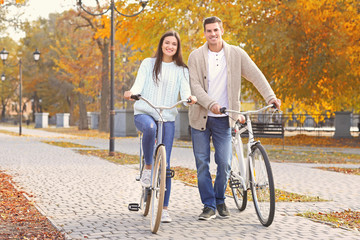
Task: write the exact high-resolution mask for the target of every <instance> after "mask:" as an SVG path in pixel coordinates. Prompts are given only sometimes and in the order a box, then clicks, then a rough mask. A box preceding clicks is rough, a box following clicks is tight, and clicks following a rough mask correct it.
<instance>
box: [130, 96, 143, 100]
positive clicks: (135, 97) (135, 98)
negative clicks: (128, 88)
mask: <svg viewBox="0 0 360 240" xmlns="http://www.w3.org/2000/svg"><path fill="white" fill-rule="evenodd" d="M140 97H141V94H135V95H131V96H130V98H131V99H134V100H136V101H137V100H140Z"/></svg>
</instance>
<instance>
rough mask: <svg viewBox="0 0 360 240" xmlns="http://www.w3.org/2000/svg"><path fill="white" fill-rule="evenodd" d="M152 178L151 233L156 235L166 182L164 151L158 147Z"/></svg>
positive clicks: (162, 146) (163, 148) (161, 146)
mask: <svg viewBox="0 0 360 240" xmlns="http://www.w3.org/2000/svg"><path fill="white" fill-rule="evenodd" d="M152 174H153V176H152V186H153V189H152V191H151V224H150V225H151V232H152V233H156V232H157V231H158V229H159V226H160V220H161V213H162V209H163V205H164V196H165V180H166V151H165V146H164V145H160V146H159V147H158V149H157V151H156V155H155V162H154V169H153V173H152Z"/></svg>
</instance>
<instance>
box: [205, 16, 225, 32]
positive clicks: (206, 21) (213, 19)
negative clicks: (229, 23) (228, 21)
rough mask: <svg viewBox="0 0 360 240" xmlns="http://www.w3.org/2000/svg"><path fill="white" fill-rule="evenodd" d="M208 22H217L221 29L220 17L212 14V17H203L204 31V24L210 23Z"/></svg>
mask: <svg viewBox="0 0 360 240" xmlns="http://www.w3.org/2000/svg"><path fill="white" fill-rule="evenodd" d="M210 23H219V26H220V28H221V29H223V25H222V21H221V19H220V18H218V17H216V16H212V17H208V18H205V20H204V31H205V25H206V24H210Z"/></svg>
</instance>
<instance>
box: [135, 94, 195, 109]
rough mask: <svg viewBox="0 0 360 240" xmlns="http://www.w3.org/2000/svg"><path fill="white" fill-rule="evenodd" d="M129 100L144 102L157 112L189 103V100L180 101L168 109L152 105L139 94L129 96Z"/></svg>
mask: <svg viewBox="0 0 360 240" xmlns="http://www.w3.org/2000/svg"><path fill="white" fill-rule="evenodd" d="M130 98H131V99H134V100H135V101H138V100H140V99H141V100H143V101H144V102H146V103H147V104H149V105H150V106H151V107H152V108H154V109H159V110H164V109H172V108H175V107H176V106H177V105H179V104H181V103H191V99H190V98H188V99H185V100H180V101H178V102H177V103H175V104H174V105H173V106H171V107H168V106H155V105H153V104H152V103H151V102H150V101H149V100H147V99H146V98H144V97H142V96H141V94H135V95H131V96H130Z"/></svg>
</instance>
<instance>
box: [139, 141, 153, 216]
mask: <svg viewBox="0 0 360 240" xmlns="http://www.w3.org/2000/svg"><path fill="white" fill-rule="evenodd" d="M140 144H141V142H140ZM140 151H141V149H140ZM141 155H142V154H141V153H140V156H141ZM140 161H141V163H140V168H141V171H140V172H141V174H140V177H141V175H142V173H143V171H144V166H145V160H144V156H142V157H141V160H140ZM150 199H151V194H150V189H149V188H144V187H142V190H141V198H140V209H141V210H142V214H143V215H144V216H147V215H148V214H149V209H150Z"/></svg>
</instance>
